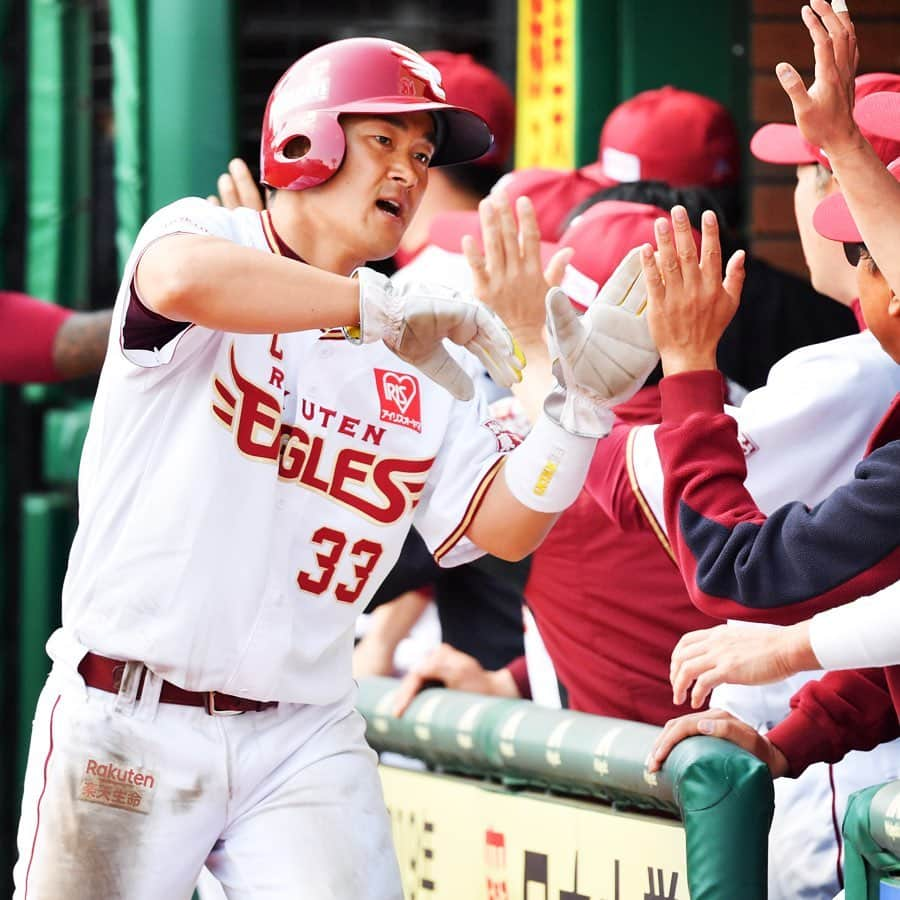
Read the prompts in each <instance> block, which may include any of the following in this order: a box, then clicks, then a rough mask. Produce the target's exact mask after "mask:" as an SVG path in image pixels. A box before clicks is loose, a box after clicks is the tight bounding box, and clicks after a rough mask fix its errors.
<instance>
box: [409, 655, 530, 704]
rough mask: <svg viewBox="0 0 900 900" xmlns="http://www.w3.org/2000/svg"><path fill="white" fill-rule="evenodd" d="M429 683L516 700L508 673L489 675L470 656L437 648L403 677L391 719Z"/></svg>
mask: <svg viewBox="0 0 900 900" xmlns="http://www.w3.org/2000/svg"><path fill="white" fill-rule="evenodd" d="M430 681H440V682H442V683H443V684H444V685H445V686H446V687H448V688H450V689H452V690H454V691H471V692H472V693H474V694H488V695H491V696H499V697H518V696H519V692H518V690H517V688H516V683H515V681H514V680H513V677H512V675H511V674H510V672H509V670H508V669H497V671H496V672H489V671H488V670H486V669H483V668H482V667H481V663H479V662H478V660H477V659H475V657H473V656H469V655H468V654H467V653H463V652H462V651H461V650H457V649H455V648H454V647H451V646H450V645H449V644H441V645H440V646H439V647H436V648H435V649H434V650H433V651H432V652H431V653H430V654H429V655H428V656H427V657H426V658H425V659H424V660H423V661H422V662H421V663H419V665H417V666H416V667H415V668H414V669H412V670H411V671H410V672H408V673H407V674H406V676H405V677H404V679H403V681H402V682H401V683H400V689H399V690H398V691H397V696H396V697H395V698H394V710H393V712H394V715H395V716H402V715H403V713H405V712H406V710H407V708H408V707H409V704H410V703H412V702H413V699H414V698H415V696H416V694H418V693H419V691H421V690H422V688H423V687H425V685H426V684H428V682H430Z"/></svg>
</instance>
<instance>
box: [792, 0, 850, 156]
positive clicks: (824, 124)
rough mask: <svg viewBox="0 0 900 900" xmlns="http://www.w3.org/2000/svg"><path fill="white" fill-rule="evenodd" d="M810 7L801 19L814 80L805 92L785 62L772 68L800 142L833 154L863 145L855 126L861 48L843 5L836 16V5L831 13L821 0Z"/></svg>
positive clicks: (799, 79) (800, 79) (815, 1)
mask: <svg viewBox="0 0 900 900" xmlns="http://www.w3.org/2000/svg"><path fill="white" fill-rule="evenodd" d="M811 5H812V9H810V7H809V6H804V7H803V9H802V12H801V15H802V18H803V24H804V25H806V28H807V30H808V31H809V35H810V37H811V38H812V40H813V52H814V55H815V61H816V70H815V81H814V82H813V83H812V85H811V86H810V88H809V90H807V89H806V87H804V85H803V79H802V78H801V77H800V75H799V74H798V73H797V70H796V69H795V68H794V67H793V66H792V65H790V64H789V63H786V62H782V63H779V64H778V65H777V66H776V67H775V74H776V75H777V76H778V80H779V81H780V82H781V86H782V88H783V89H784V91H785V93H786V94H787V95H788V97H789V98H790V101H791V105H792V106H793V108H794V118H795V119H796V121H797V126H798V128H799V129H800V131H801V133H802V134H803V137H805V138H806V140H807V141H809V142H810V143H811V144H813V145H814V146H817V147H822V148H823V149H824V150H826V151H827V152H828V153H829V155H834V154H835V153H840V152H844V151H845V150H846V149H848V148H850V147H853V146H855V145H856V144H858V143H859V142H861V141H863V140H864V138H863V137H862V135H861V134H860V131H859V129H858V127H857V125H856V123H855V122H854V121H853V103H854V99H855V96H856V86H855V82H854V78H855V75H856V67H857V64H858V62H859V49H858V47H857V43H856V31H855V29H854V27H853V22H852V21H851V19H850V14H849V13H848V12H846V4H842V6H843V10H844V11H841V12H838V11H836V10H838V5H837V3H835V5H834V7H833V8H832V6H831V4H829V3H826V2H825V0H811Z"/></svg>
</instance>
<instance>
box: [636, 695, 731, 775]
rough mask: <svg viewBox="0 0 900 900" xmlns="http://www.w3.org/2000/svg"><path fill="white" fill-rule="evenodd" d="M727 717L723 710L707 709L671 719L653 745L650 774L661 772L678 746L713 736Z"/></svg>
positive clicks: (649, 761) (649, 762)
mask: <svg viewBox="0 0 900 900" xmlns="http://www.w3.org/2000/svg"><path fill="white" fill-rule="evenodd" d="M726 716H729V714H728V713H726V712H724V711H723V710H719V709H707V710H704V711H703V712H699V713H688V714H687V715H684V716H679V717H678V718H677V719H670V720H669V721H668V722H666V724H665V725H664V726H663V730H662V732H661V733H660V734H659V736H658V737H657V739H656V741H655V742H654V744H653V749H652V750H651V751H650V757H649V759H648V761H647V770H648V771H649V772H657V771H659V769H660V768H662V765H663V763H664V762H665V760H666V758H667V757H668V755H669V754H670V753H671V752H672V749H673V748H674V747H675V745H676V744H679V743H681V741H683V740H684V739H685V738H688V737H694V736H695V735H698V734H706V735H709V734H713V733H714V732H715V730H716V728H718V727H720V726H719V722H720V720H721V718H722V717H726Z"/></svg>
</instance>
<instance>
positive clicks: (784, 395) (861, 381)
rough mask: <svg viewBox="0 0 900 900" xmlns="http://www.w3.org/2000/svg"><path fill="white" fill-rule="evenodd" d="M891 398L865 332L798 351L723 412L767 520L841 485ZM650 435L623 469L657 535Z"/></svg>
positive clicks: (641, 435) (882, 363)
mask: <svg viewBox="0 0 900 900" xmlns="http://www.w3.org/2000/svg"><path fill="white" fill-rule="evenodd" d="M898 391H900V366H898V365H897V364H896V363H895V362H894V361H893V360H892V359H891V358H890V357H889V356H888V355H887V353H885V352H884V350H883V349H882V348H881V346H880V345H879V343H878V341H877V340H876V338H875V336H874V335H873V334H872V333H871V332H869V331H866V332H863V333H861V334H853V335H849V336H848V337H843V338H838V339H836V340H833V341H827V342H825V343H822V344H814V345H812V346H809V347H801V348H800V349H799V350H794V351H793V352H792V353H789V354H788V355H787V356H786V357H785V358H784V359H782V360H780V361H779V362H777V363H776V364H775V365H774V366H772V370H771V371H770V372H769V378H768V380H767V382H766V384H765V386H764V387H761V388H757V389H756V390H755V391H751V392H750V393H749V394H747V396H746V398H745V399H744V402H743V404H742V405H741V406H740V407H726V412H727V413H728V414H729V415H730V416H732V417H733V418H734V419H735V421H736V422H737V425H738V439H739V440H740V442H741V446H742V447H743V448H744V456H745V459H746V461H747V478H746V480H745V485H746V487H747V490H748V491H749V492H750V494H751V495H752V496H753V499H754V500H755V501H756V504H757V506H759V508H760V509H761V510H762V511H763V512H764V513H767V514H768V513H771V512H772V511H773V510H775V509H777V508H778V507H779V506H782V505H783V504H785V503H788V502H790V501H792V500H799V501H802V502H803V503H806V504H808V505H810V506H812V505H815V504H816V503H819V502H820V501H821V500H823V499H824V498H825V497H827V496H828V495H829V494H830V493H831V492H832V491H834V490H835V489H836V488H838V487H840V485H842V484H844V483H845V482H847V481H849V480H850V479H851V478H852V477H853V470H854V468H855V466H856V464H857V463H858V462H859V461H860V460H861V459H862V457H863V454H864V453H865V449H866V445H867V444H868V439H869V434H870V433H871V432H872V431H873V429H874V428H875V426H876V425H877V424H878V422H879V421H880V420H881V418H882V417H883V416H884V414H885V413H886V412H887V410H888V407H889V406H890V404H891V401H892V400H893V399H894V397H895V395H896V394H897V392H898ZM655 432H656V426H655V425H643V426H641V427H640V428H637V429H635V434H634V438H633V440H632V442H631V444H630V451H629V456H630V459H629V464H630V468H631V470H632V471H633V473H634V477H635V479H636V481H637V484H638V486H639V488H640V491H641V494H642V495H643V499H644V500H646V502H647V505H648V507H649V509H650V510H651V511H652V512H653V515H654V516H655V518H656V523H657V525H658V526H659V527H660V528H661V529H663V530H664V529H665V524H666V523H665V514H664V512H663V503H662V493H663V475H662V466H661V465H660V461H659V454H658V452H657V449H656V440H655V437H654V435H655Z"/></svg>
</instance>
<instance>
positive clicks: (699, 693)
mask: <svg viewBox="0 0 900 900" xmlns="http://www.w3.org/2000/svg"><path fill="white" fill-rule="evenodd" d="M724 680H725V679H724V677H723V676H722V673H721V672H720V671H719V669H718V668H716V667H713V668H711V669H707V670H706V671H705V672H701V673H700V674H699V675H698V676H697V678H696V679H695V680H694V688H693V690H692V691H691V708H692V709H700V707H701V706H703V704H704V703H705V702H706V698H707V697H709V695H710V694H711V693H712V690H713V688H716V687H718V686H719V685H720V684H722V682H723V681H724Z"/></svg>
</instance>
